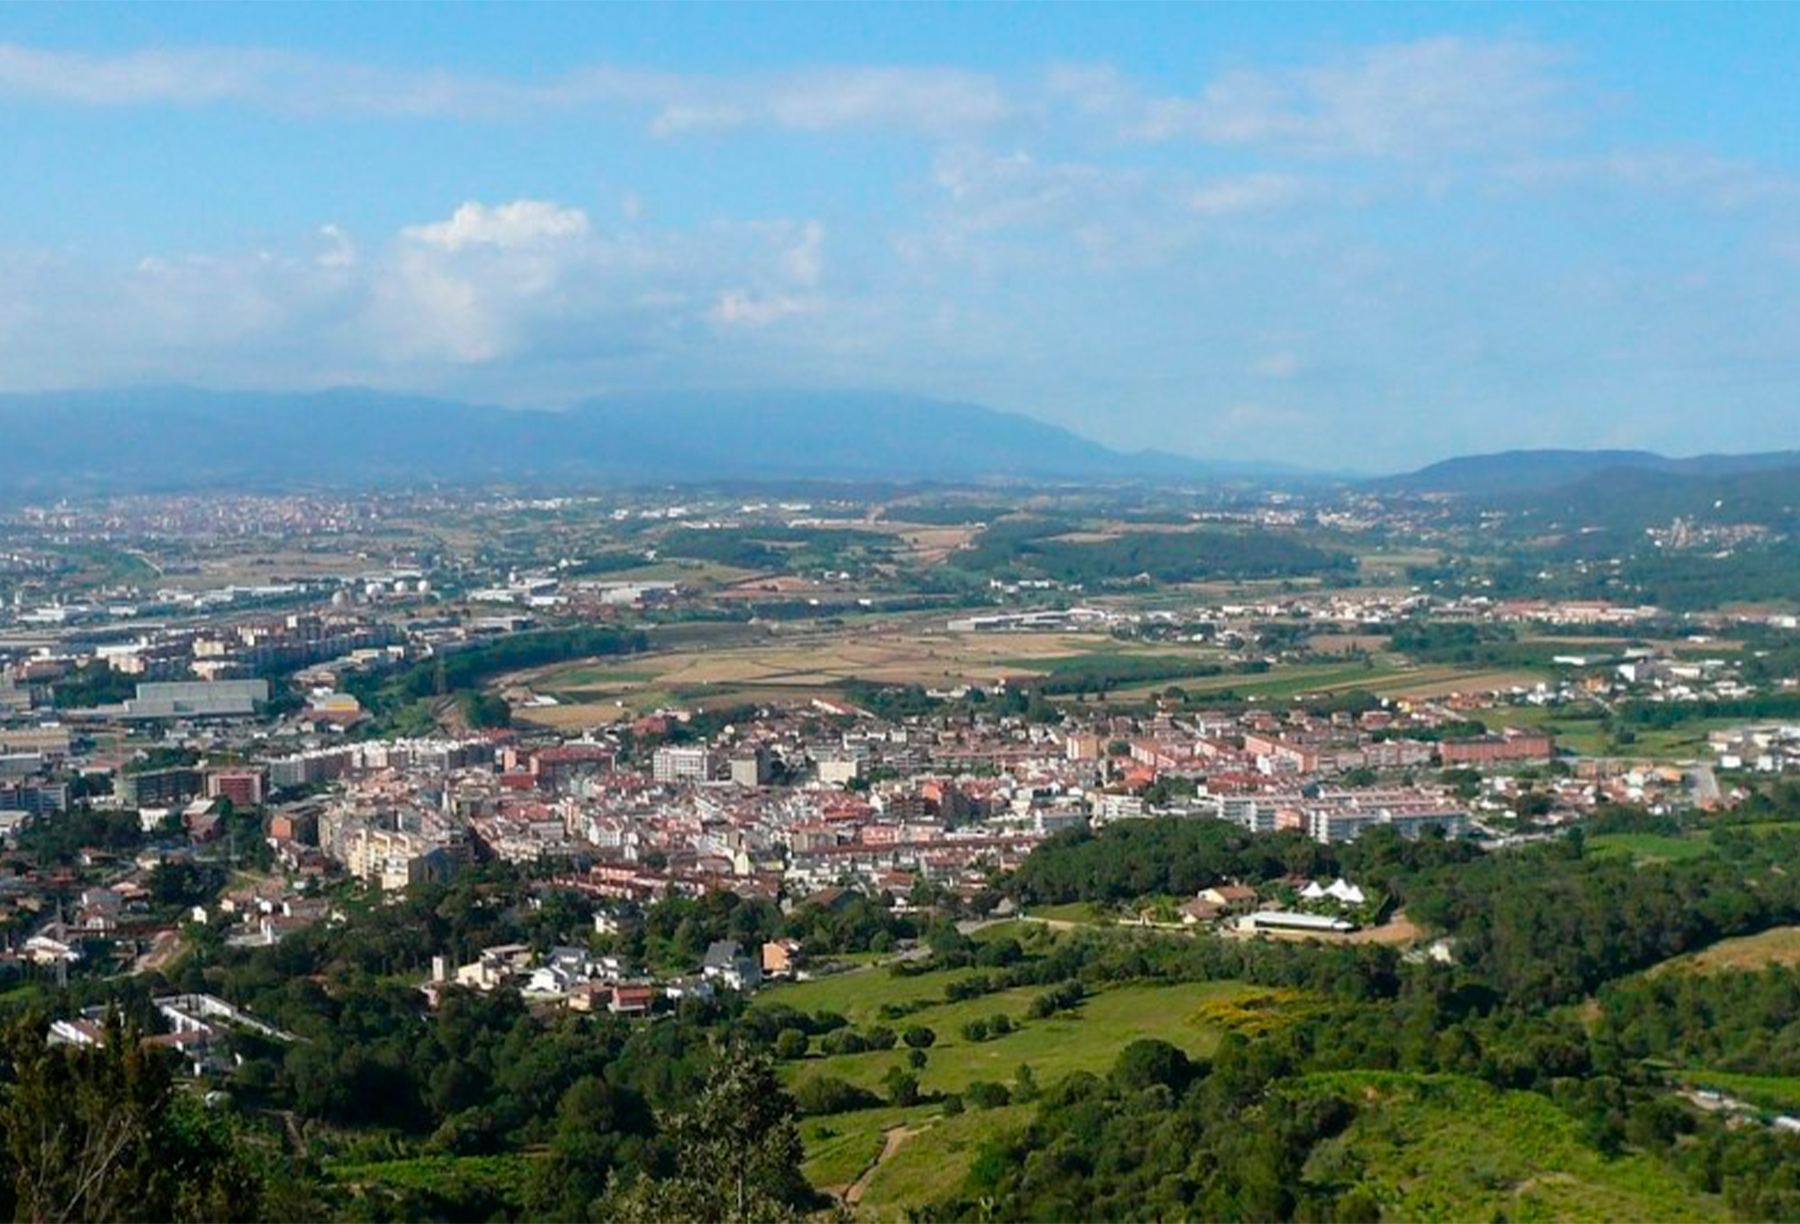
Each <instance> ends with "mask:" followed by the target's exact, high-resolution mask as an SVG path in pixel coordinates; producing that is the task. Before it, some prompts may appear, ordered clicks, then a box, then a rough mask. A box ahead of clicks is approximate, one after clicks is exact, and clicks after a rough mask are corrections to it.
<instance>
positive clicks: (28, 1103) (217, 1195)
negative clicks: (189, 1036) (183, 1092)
mask: <svg viewBox="0 0 1800 1224" xmlns="http://www.w3.org/2000/svg"><path fill="white" fill-rule="evenodd" d="M44 1027H45V1026H44V1023H43V1021H42V1020H41V1019H39V1018H37V1017H34V1016H27V1017H26V1018H24V1019H23V1020H21V1021H20V1022H19V1023H18V1024H17V1025H16V1026H15V1027H14V1029H13V1030H12V1032H11V1033H10V1034H8V1036H7V1039H6V1047H7V1048H6V1061H7V1062H8V1063H9V1064H10V1066H9V1068H8V1070H9V1074H8V1076H7V1080H6V1083H5V1084H4V1087H3V1089H0V1130H3V1131H4V1134H5V1152H6V1157H7V1164H8V1165H9V1166H10V1169H9V1170H8V1172H9V1178H10V1184H8V1185H6V1186H5V1189H6V1191H7V1192H9V1193H8V1196H9V1197H10V1198H11V1200H12V1201H11V1203H10V1204H9V1206H10V1210H11V1214H12V1215H13V1217H14V1218H15V1219H20V1220H32V1221H62V1220H125V1219H152V1220H154V1219H161V1220H240V1219H253V1218H255V1217H256V1216H257V1214H258V1212H259V1209H260V1205H261V1189H262V1187H261V1183H260V1181H259V1179H257V1178H256V1176H255V1175H254V1174H253V1173H251V1172H250V1171H249V1169H248V1168H247V1166H246V1165H245V1163H244V1161H243V1159H242V1158H241V1156H240V1154H239V1152H238V1150H237V1147H236V1142H235V1139H234V1137H233V1135H232V1133H231V1131H230V1129H229V1127H228V1126H227V1125H226V1124H225V1123H224V1122H222V1121H220V1120H218V1119H214V1118H210V1117H208V1116H206V1115H205V1114H204V1112H203V1111H202V1109H201V1107H200V1106H198V1105H197V1104H196V1103H194V1102H193V1101H191V1100H188V1099H178V1098H177V1097H176V1095H175V1091H174V1084H173V1081H172V1079H171V1077H170V1074H169V1068H168V1066H167V1063H166V1062H165V1061H164V1057H165V1056H164V1055H163V1054H162V1053H161V1052H160V1051H158V1050H155V1049H149V1048H146V1047H145V1045H144V1044H143V1041H142V1040H141V1037H140V1034H139V1032H138V1030H137V1028H136V1026H135V1025H129V1024H127V1023H126V1022H125V1021H123V1020H122V1019H120V1017H119V1016H118V1015H117V1013H114V1014H113V1016H111V1017H110V1018H109V1020H108V1022H107V1027H106V1035H105V1038H104V1040H103V1041H102V1043H101V1045H100V1046H99V1047H97V1048H94V1049H74V1048H70V1047H59V1046H52V1045H50V1044H49V1043H48V1042H47V1041H46V1040H45V1037H44Z"/></svg>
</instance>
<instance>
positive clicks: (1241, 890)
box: [1199, 884, 1260, 914]
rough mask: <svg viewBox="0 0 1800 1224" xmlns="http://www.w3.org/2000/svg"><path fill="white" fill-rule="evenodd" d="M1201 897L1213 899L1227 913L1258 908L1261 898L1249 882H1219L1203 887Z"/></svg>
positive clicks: (1245, 911)
mask: <svg viewBox="0 0 1800 1224" xmlns="http://www.w3.org/2000/svg"><path fill="white" fill-rule="evenodd" d="M1199 899H1200V900H1202V901H1211V902H1212V903H1213V904H1214V905H1216V906H1218V907H1219V908H1220V909H1222V910H1224V911H1225V912H1226V913H1230V914H1247V913H1249V912H1250V911H1251V910H1253V909H1255V908H1256V903H1257V901H1258V900H1259V899H1260V898H1259V896H1258V894H1257V891H1256V890H1255V889H1254V888H1251V887H1250V886H1249V885H1248V884H1217V885H1214V886H1213V887H1211V888H1203V889H1201V890H1200V896H1199Z"/></svg>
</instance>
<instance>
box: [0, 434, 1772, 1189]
mask: <svg viewBox="0 0 1800 1224" xmlns="http://www.w3.org/2000/svg"><path fill="white" fill-rule="evenodd" d="M1428 474H1429V469H1428V473H1427V474H1421V475H1420V477H1419V478H1410V479H1395V480H1389V481H1369V482H1329V481H1320V482H1313V483H1298V482H1290V483H1288V484H1282V483H1281V482H1264V483H1261V484H1254V483H1249V482H1234V481H1229V480H1220V481H1216V482H1212V483H1209V484H1205V485H1200V484H1193V485H1191V487H1190V486H1187V485H1181V484H1177V483H1170V484H1166V485H1159V484H1153V483H1144V482H1136V481H1131V482H1127V481H1120V482H1115V483H1101V482H1093V483H1087V484H1069V483H1064V484H1043V485H1037V484H1031V483H1026V482H1022V481H1014V482H1006V483H989V484H979V485H969V486H959V485H951V484H944V485H931V484H914V485H908V484H872V483H868V484H856V483H848V482H824V481H820V482H811V483H792V484H785V485H774V484H739V485H729V486H717V487H708V486H703V485H693V486H668V487H660V488H639V489H635V490H629V491H627V490H620V489H613V490H606V491H594V490H592V489H528V488H497V487H487V488H433V487H420V488H413V489H400V488H396V489H390V490H387V491H379V492H376V491H371V492H360V493H353V492H321V491H313V492H296V493H292V494H273V493H267V494H249V493H237V492H230V491H224V490H219V491H213V492H195V493H174V492H169V493H155V492H144V493H139V494H133V495H129V496H123V495H121V496H111V497H107V496H100V495H90V496H75V495H70V496H68V497H67V498H62V499H59V498H56V497H48V496H46V497H37V498H33V497H22V498H21V499H19V500H17V501H15V502H12V503H9V504H6V505H5V506H3V507H0V839H3V849H0V939H3V944H4V951H3V952H0V1008H3V1009H4V1012H5V1020H6V1037H5V1050H4V1059H3V1060H0V1061H3V1062H4V1065H5V1068H6V1070H5V1079H6V1083H7V1085H8V1089H7V1093H6V1095H5V1097H4V1108H3V1109H0V1130H3V1132H4V1136H5V1144H6V1149H7V1152H8V1156H9V1161H10V1165H9V1167H10V1168H11V1169H12V1175H11V1181H10V1182H9V1183H7V1184H5V1185H0V1198H4V1199H5V1200H6V1209H7V1210H8V1211H11V1212H12V1213H14V1214H16V1215H17V1216H18V1217H19V1218H29V1219H97V1218H108V1217H111V1216H116V1215H121V1214H125V1215H133V1216H136V1217H139V1218H158V1219H176V1218H183V1219H210V1220H226V1219H265V1218H276V1219H299V1218H342V1219H455V1220H487V1219H523V1218H549V1219H580V1218H608V1219H723V1218H732V1219H782V1218H795V1217H801V1216H806V1215H811V1214H817V1215H819V1216H821V1217H831V1218H856V1219H869V1220H901V1219H906V1220H935V1219H995V1220H1088V1219H1126V1218H1145V1219H1151V1218H1155V1219H1167V1218H1203V1219H1252V1220H1272V1219H1293V1218H1301V1219H1345V1220H1375V1219H1417V1218H1440V1219H1476V1218H1484V1219H1541V1218H1565V1219H1688V1218H1720V1219H1723V1218H1744V1219H1772V1218H1795V1217H1796V1216H1800V870H1797V869H1800V786H1797V785H1795V782H1796V781H1800V776H1797V775H1800V552H1797V551H1796V547H1797V546H1796V545H1795V544H1794V543H1793V541H1794V540H1795V539H1800V536H1796V535H1794V534H1792V533H1794V532H1795V531H1796V530H1797V529H1800V523H1797V522H1796V521H1795V520H1796V518H1797V517H1800V516H1797V515H1796V512H1795V510H1794V509H1793V507H1792V506H1791V505H1790V501H1791V499H1792V489H1793V488H1794V487H1795V486H1794V485H1793V483H1792V481H1791V477H1792V475H1793V472H1792V471H1791V470H1789V471H1782V472H1776V473H1767V472H1764V473H1755V472H1752V473H1748V474H1740V475H1735V476H1719V477H1711V476H1706V477H1702V476H1692V477H1688V476H1683V477H1674V476H1666V477H1665V476H1657V477H1655V478H1649V477H1642V478H1640V477H1636V476H1627V477H1621V476H1620V475H1618V474H1617V473H1601V474H1599V475H1596V476H1592V477H1589V478H1586V479H1585V480H1584V479H1573V480H1570V481H1569V482H1567V483H1557V484H1554V485H1553V487H1549V488H1546V487H1541V486H1540V487H1535V488H1529V489H1526V490H1523V491H1522V490H1521V489H1520V488H1518V487H1516V486H1515V485H1508V484H1506V482H1505V481H1500V480H1498V479H1496V481H1495V482H1494V483H1492V484H1490V485H1485V486H1484V485H1482V484H1481V483H1479V482H1471V481H1469V480H1467V479H1466V476H1467V473H1462V472H1458V473H1453V475H1455V476H1456V480H1455V481H1453V482H1450V483H1436V484H1434V483H1433V480H1432V479H1429V478H1428ZM1727 486H1729V488H1728V489H1727Z"/></svg>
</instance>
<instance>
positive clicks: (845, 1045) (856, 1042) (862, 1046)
mask: <svg viewBox="0 0 1800 1224" xmlns="http://www.w3.org/2000/svg"><path fill="white" fill-rule="evenodd" d="M819 1048H820V1049H821V1050H823V1051H824V1052H825V1053H827V1054H861V1053H862V1052H863V1051H864V1050H866V1049H868V1048H869V1047H868V1043H867V1042H865V1041H864V1040H863V1039H862V1037H861V1035H859V1034H858V1033H857V1032H856V1031H855V1030H854V1029H847V1028H843V1029H834V1030H833V1031H831V1032H829V1033H827V1034H825V1036H824V1038H823V1039H822V1040H821V1041H820V1042H819Z"/></svg>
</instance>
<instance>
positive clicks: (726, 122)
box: [0, 4, 1800, 472]
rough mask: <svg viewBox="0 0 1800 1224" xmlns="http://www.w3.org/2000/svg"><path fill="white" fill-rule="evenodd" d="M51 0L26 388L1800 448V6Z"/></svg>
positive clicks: (17, 113)
mask: <svg viewBox="0 0 1800 1224" xmlns="http://www.w3.org/2000/svg"><path fill="white" fill-rule="evenodd" d="M421 12H422V10H419V9H412V8H402V7H391V8H390V7H367V8H339V9H333V10H330V14H331V20H329V21H321V20H319V19H318V13H319V10H312V9H284V8H269V7H252V6H204V7H197V6H194V7H174V6H161V5H155V4H151V5H135V6H129V7H119V6H81V7H70V6H59V7H54V8H52V7H49V6H44V7H27V6H11V7H8V8H6V9H5V10H4V13H5V21H4V24H0V98H3V99H5V106H4V108H3V109H0V153H3V154H4V156H5V157H6V160H7V162H8V164H9V166H10V167H12V171H13V172H12V173H11V174H10V175H9V176H8V180H7V187H6V188H5V189H4V190H5V192H6V194H5V197H4V198H5V200H6V203H7V217H8V220H9V222H10V225H9V227H8V232H7V234H6V236H5V237H4V239H0V391H34V390H44V389H55V388H88V387H95V386H121V385H144V384H170V383H180V384H192V385H197V386H206V387H215V388H255V389H262V390H309V389H318V388H322V387H327V386H337V385H361V386H368V387H372V388H376V389H380V390H385V391H394V392H416V393H421V394H427V395H433V396H441V397H445V398H451V399H458V400H466V401H473V402H487V403H497V404H502V405H507V406H514V407H521V406H528V407H550V406H562V405H566V404H569V403H573V402H576V401H579V400H582V399H586V398H589V397H592V396H599V395H607V394H619V393H634V392H641V391H654V390H689V389H695V388H703V387H722V388H723V387H729V388H741V389H746V390H757V389H769V388H807V389H823V390H830V389H839V390H848V391H864V390H879V391H882V392H892V393H902V394H912V395H920V396H929V397H933V398H938V399H943V400H952V401H965V402H971V403H977V404H981V405H984V406H988V407H993V408H997V409H1000V410H1003V411H1008V412H1013V413H1018V414H1021V415H1025V416H1029V417H1032V418H1035V419H1038V420H1042V421H1045V422H1049V423H1051V424H1055V425H1059V426H1062V427H1064V428H1067V429H1069V430H1071V431H1073V432H1075V433H1077V434H1080V435H1081V436H1083V437H1087V438H1092V439H1094V440H1096V441H1099V442H1102V443H1104V444H1106V445H1108V446H1110V447H1113V448H1115V449H1119V450H1124V451H1135V450H1139V449H1145V448H1154V449H1158V450H1163V451H1168V452H1173V453H1178V454H1183V455H1193V456H1200V457H1205V458H1212V459H1223V460H1232V459H1257V460H1271V461H1280V462H1287V463H1292V464H1295V465H1300V466H1305V467H1310V468H1315V469H1323V470H1331V471H1362V472H1391V471H1400V470H1405V469H1409V468H1413V467H1417V466H1420V465H1422V464H1426V463H1430V462H1433V461H1436V460H1440V459H1444V458H1447V457H1450V456H1454V455H1461V454H1470V453H1479V452H1491V451H1500V450H1510V449H1521V448H1538V447H1619V448H1643V449H1650V450H1656V451H1661V452H1663V453H1667V454H1676V455H1692V454H1703V453H1713V452H1744V451H1762V450H1774V449H1782V448H1786V447H1795V446H1800V414H1797V413H1795V412H1794V411H1793V410H1792V392H1791V390H1790V388H1791V387H1792V385H1793V384H1794V381H1795V376H1796V374H1800V358H1797V357H1796V355H1795V354H1796V352H1797V351H1800V350H1797V349H1796V346H1795V345H1794V344H1793V343H1792V341H1793V340H1794V338H1795V337H1796V335H1797V334H1800V290H1797V289H1796V287H1795V277H1794V273H1795V271H1796V259H1797V258H1800V233H1797V232H1796V230H1795V225H1794V223H1793V221H1792V220H1791V216H1792V211H1793V210H1792V209H1791V208H1790V207H1789V205H1791V203H1792V202H1793V200H1794V197H1795V195H1796V191H1795V184H1796V180H1795V177H1794V172H1795V171H1794V166H1793V161H1794V153H1793V150H1792V148H1791V147H1790V145H1789V143H1788V142H1786V141H1784V140H1783V139H1782V134H1783V133H1785V132H1786V131H1787V130H1789V128H1790V127H1791V121H1792V118H1793V114H1792V112H1793V111H1794V110H1795V109H1796V102H1797V101H1800V88H1797V87H1796V86H1794V85H1793V84H1792V83H1791V82H1790V81H1789V80H1788V79H1787V73H1786V71H1785V65H1784V63H1783V60H1782V57H1781V56H1779V55H1775V54H1771V52H1772V51H1773V50H1774V49H1775V48H1777V47H1779V46H1780V45H1785V44H1786V43H1787V42H1789V41H1791V39H1792V35H1793V33H1794V26H1795V23H1796V21H1800V16H1796V14H1795V12H1794V10H1793V9H1791V8H1788V7H1776V6H1768V7H1754V8H1753V7H1739V8H1731V9H1726V10H1724V11H1723V12H1722V13H1721V11H1720V10H1717V9H1713V8H1707V9H1704V10H1702V9H1700V8H1699V7H1698V6H1659V7H1655V8H1650V7H1644V8H1615V7H1580V6H1558V7H1537V6H1456V7H1407V6H1383V7H1364V6H1357V7H1342V6H1329V7H1322V6H1318V7H1315V6H1279V7H1277V6H1207V7H1197V6H1196V7H1174V6H1170V7H1143V8H1133V7H1125V8H1123V9H1120V8H1109V9H1099V8H1076V7H1069V6H1061V7H1043V8H1013V7H1007V8H1001V7H970V8H935V7H934V8H924V7H914V6H907V7H899V6H895V7H867V8H859V7H845V6H834V7H833V8H830V9H826V10H820V9H814V8H799V7H794V8H783V7H758V8H754V9H748V8H731V7H724V8H718V7H695V6H684V7H681V8H654V9H651V8H620V7H596V8H577V7H572V6H545V7H538V8H529V7H528V8H524V9H521V8H518V7H509V8H505V9H501V8H497V7H477V6H457V7H441V8H434V9H432V10H430V24H429V28H425V23H424V22H422V21H417V20H414V18H416V17H418V16H419V15H420V14H421Z"/></svg>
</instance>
